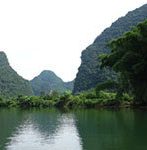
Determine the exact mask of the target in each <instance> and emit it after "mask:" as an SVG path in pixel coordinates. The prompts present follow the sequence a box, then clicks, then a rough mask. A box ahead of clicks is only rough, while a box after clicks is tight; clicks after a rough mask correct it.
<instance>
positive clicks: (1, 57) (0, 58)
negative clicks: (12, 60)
mask: <svg viewBox="0 0 147 150" xmlns="http://www.w3.org/2000/svg"><path fill="white" fill-rule="evenodd" d="M5 65H9V62H8V58H7V56H6V54H5V52H3V51H0V66H5Z"/></svg>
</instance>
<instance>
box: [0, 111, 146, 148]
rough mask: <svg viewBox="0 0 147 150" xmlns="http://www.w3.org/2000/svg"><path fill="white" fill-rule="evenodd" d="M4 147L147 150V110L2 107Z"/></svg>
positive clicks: (1, 144) (0, 132)
mask: <svg viewBox="0 0 147 150" xmlns="http://www.w3.org/2000/svg"><path fill="white" fill-rule="evenodd" d="M0 150H147V111H143V110H130V109H122V110H112V109H111V110H76V111H70V112H69V111H68V112H66V111H59V110H56V109H43V110H39V109H31V110H19V109H0Z"/></svg>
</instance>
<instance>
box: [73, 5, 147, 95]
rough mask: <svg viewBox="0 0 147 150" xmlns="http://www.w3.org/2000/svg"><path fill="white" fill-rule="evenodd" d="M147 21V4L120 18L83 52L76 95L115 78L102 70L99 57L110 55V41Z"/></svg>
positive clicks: (75, 87) (77, 78) (110, 73)
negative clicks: (108, 44)
mask: <svg viewBox="0 0 147 150" xmlns="http://www.w3.org/2000/svg"><path fill="white" fill-rule="evenodd" d="M145 19H147V4H146V5H144V6H142V7H140V8H138V9H136V10H134V11H131V12H129V13H128V14H127V15H126V16H124V17H121V18H119V19H118V20H117V21H116V22H114V23H113V24H112V25H111V27H110V28H107V29H106V30H104V31H103V32H102V34H100V35H99V36H98V37H97V38H96V39H95V41H94V43H93V44H91V45H90V46H88V47H87V48H86V49H85V50H84V51H83V52H82V56H81V59H82V63H81V66H80V67H79V71H78V73H77V76H76V79H75V84H74V90H73V92H74V93H78V92H80V91H84V90H88V89H91V88H93V87H95V86H96V85H97V84H98V83H100V82H103V81H105V80H108V79H111V78H113V73H112V72H111V71H109V70H106V69H105V70H100V67H99V66H100V63H99V61H98V55H99V54H101V53H109V52H110V50H109V48H108V47H107V43H108V42H109V41H111V40H112V39H115V38H118V37H119V36H121V35H122V34H123V33H124V32H126V31H129V30H130V29H131V28H132V26H136V25H137V24H138V23H139V22H142V21H144V20H145Z"/></svg>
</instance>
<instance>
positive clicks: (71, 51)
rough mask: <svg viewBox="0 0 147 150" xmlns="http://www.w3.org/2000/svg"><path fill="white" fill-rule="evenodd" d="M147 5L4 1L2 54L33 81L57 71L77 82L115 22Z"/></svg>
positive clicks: (126, 0)
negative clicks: (86, 58) (84, 61)
mask: <svg viewBox="0 0 147 150" xmlns="http://www.w3.org/2000/svg"><path fill="white" fill-rule="evenodd" d="M145 3H147V0H123V1H122V0H0V51H4V52H5V53H6V54H7V56H8V59H9V62H10V64H11V66H12V67H13V68H14V69H15V70H16V71H17V72H18V74H19V75H21V76H22V77H24V78H25V79H28V80H31V79H32V78H34V77H35V76H37V75H38V74H40V72H41V71H43V70H52V71H54V72H55V73H56V74H57V75H58V76H59V77H61V78H62V79H63V80H64V81H70V80H73V79H74V78H75V77H76V73H77V71H78V67H79V66H80V63H81V59H80V57H81V52H82V51H83V50H84V49H85V48H86V47H88V46H89V45H90V44H91V43H92V42H93V41H94V40H95V38H96V37H97V36H98V35H99V34H100V33H101V32H102V31H103V30H104V29H105V28H107V27H109V26H110V25H111V24H112V22H114V21H116V20H117V19H118V18H119V17H121V16H124V15H126V14H127V12H128V11H131V10H134V9H135V8H138V7H140V6H142V5H143V4H145Z"/></svg>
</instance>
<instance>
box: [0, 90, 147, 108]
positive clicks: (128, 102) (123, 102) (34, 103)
mask: <svg viewBox="0 0 147 150" xmlns="http://www.w3.org/2000/svg"><path fill="white" fill-rule="evenodd" d="M0 107H9V108H11V107H20V108H50V107H57V108H67V109H73V108H96V109H98V108H134V107H146V104H140V103H135V101H134V100H133V97H131V96H129V95H128V94H127V93H124V94H123V95H121V96H120V97H118V95H117V94H116V93H114V92H106V91H101V92H99V94H98V95H97V94H96V93H95V92H94V91H87V92H83V93H80V94H77V95H73V94H72V93H70V92H66V93H64V94H59V93H57V92H53V93H52V94H50V95H44V96H21V95H20V96H18V97H16V98H9V99H5V98H0Z"/></svg>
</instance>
